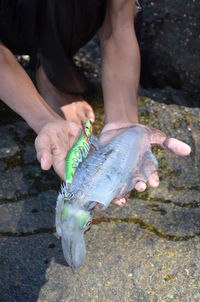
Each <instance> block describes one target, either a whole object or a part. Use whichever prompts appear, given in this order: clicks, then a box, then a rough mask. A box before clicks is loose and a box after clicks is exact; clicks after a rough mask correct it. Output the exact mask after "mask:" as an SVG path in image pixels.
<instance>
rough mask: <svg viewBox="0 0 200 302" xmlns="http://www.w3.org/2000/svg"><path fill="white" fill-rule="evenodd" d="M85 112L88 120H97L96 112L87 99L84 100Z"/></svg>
mask: <svg viewBox="0 0 200 302" xmlns="http://www.w3.org/2000/svg"><path fill="white" fill-rule="evenodd" d="M83 107H84V112H85V115H86V117H87V119H88V120H90V121H91V122H92V123H94V121H95V114H94V111H93V109H92V107H91V106H90V105H89V104H88V103H87V102H85V101H83Z"/></svg>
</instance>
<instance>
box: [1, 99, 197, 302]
mask: <svg viewBox="0 0 200 302" xmlns="http://www.w3.org/2000/svg"><path fill="white" fill-rule="evenodd" d="M93 106H94V108H95V111H96V117H97V124H96V125H95V131H96V133H99V131H100V128H101V127H102V125H103V120H104V116H103V109H102V104H101V103H99V102H98V103H94V104H93ZM5 115H7V116H8V117H10V119H6V118H4V117H5ZM0 118H1V121H2V122H1V126H0V133H1V140H0V215H1V218H0V301H2V302H34V301H38V302H46V301H48V302H57V301H58V302H75V301H79V302H80V301H81V302H82V301H83V302H84V301H120V302H121V301H122V302H123V301H124V302H125V301H131V302H137V301H138V302H141V301H145V302H146V301H147V302H148V301H155V302H157V301H158V302H161V301H164V302H168V301H181V302H182V301H183V302H191V301H194V302H196V301H199V300H200V269H199V261H200V252H199V250H200V219H199V218H200V190H199V189H200V167H199V165H200V160H199V159H200V152H199V149H200V112H199V110H198V109H189V108H185V107H178V106H175V105H161V104H158V103H155V102H154V101H152V100H150V99H147V98H142V99H141V100H140V121H141V122H142V123H144V124H146V123H148V124H149V125H151V126H152V127H157V128H160V129H161V130H163V131H165V132H166V133H167V134H168V135H173V136H174V137H177V138H179V139H182V140H184V141H185V142H187V143H189V144H190V145H191V147H192V154H191V156H190V157H188V158H183V159H179V158H177V157H175V156H173V155H172V154H167V153H166V152H165V151H163V150H161V149H155V150H154V152H155V154H156V156H157V158H158V161H159V165H160V168H159V175H160V186H159V188H158V189H156V190H153V189H148V190H147V191H146V192H144V193H140V194H138V193H136V192H135V191H133V192H132V196H131V199H130V200H129V202H128V204H127V205H126V206H125V207H124V208H118V207H115V206H113V205H111V206H110V207H109V208H108V209H107V210H106V211H103V212H100V211H96V212H95V214H94V220H93V224H92V227H91V229H90V230H89V231H88V232H87V233H86V234H85V238H86V245H87V257H86V262H85V265H84V266H83V267H82V268H81V269H80V270H79V271H77V273H75V274H73V273H72V271H71V269H70V268H69V267H68V266H67V265H66V263H65V261H64V258H63V254H62V249H61V245H60V241H59V240H58V239H57V238H56V236H55V225H54V215H55V204H56V196H57V193H58V190H59V186H60V181H59V180H58V178H57V177H56V175H55V174H54V173H53V171H49V172H45V173H44V172H42V171H41V170H40V167H39V164H38V163H37V161H36V159H35V151H34V145H33V142H34V137H35V136H34V134H33V132H32V131H30V129H29V128H28V126H27V125H26V124H25V122H23V121H22V120H20V119H19V118H18V117H17V116H16V115H14V114H13V113H11V111H10V110H9V109H6V107H4V106H2V105H1V107H0Z"/></svg>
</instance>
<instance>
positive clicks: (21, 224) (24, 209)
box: [0, 190, 57, 236]
mask: <svg viewBox="0 0 200 302" xmlns="http://www.w3.org/2000/svg"><path fill="white" fill-rule="evenodd" d="M56 199H57V192H55V191H52V190H51V191H47V192H43V193H41V194H38V196H35V197H32V198H30V199H29V198H28V199H26V200H20V201H17V202H12V203H4V204H2V205H0V213H1V215H2V217H1V220H0V234H5V235H6V234H7V233H8V234H11V235H12V234H13V236H15V235H16V236H23V235H24V236H25V235H26V234H31V233H40V232H41V231H44V232H45V230H46V232H50V233H51V232H53V228H54V222H55V206H56Z"/></svg>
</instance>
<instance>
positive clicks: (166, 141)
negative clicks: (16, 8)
mask: <svg viewBox="0 0 200 302" xmlns="http://www.w3.org/2000/svg"><path fill="white" fill-rule="evenodd" d="M151 131H152V135H151V144H152V145H158V146H160V147H162V148H165V149H167V150H168V151H170V152H172V153H174V154H176V155H179V156H187V155H189V154H190V152H191V148H190V146H189V145H187V144H186V143H184V142H182V141H180V140H178V139H176V138H172V137H170V138H168V137H167V136H166V134H165V133H164V132H162V131H160V130H157V129H154V128H152V129H151Z"/></svg>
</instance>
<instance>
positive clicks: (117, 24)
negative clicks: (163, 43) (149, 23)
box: [100, 0, 191, 205]
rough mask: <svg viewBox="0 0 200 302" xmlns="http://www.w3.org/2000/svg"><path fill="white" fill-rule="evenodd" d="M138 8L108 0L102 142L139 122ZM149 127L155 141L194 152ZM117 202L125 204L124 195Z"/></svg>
mask: <svg viewBox="0 0 200 302" xmlns="http://www.w3.org/2000/svg"><path fill="white" fill-rule="evenodd" d="M134 8H135V0H108V2H107V11H106V17H105V20H104V24H103V26H102V28H101V30H100V45H101V51H102V87H103V96H104V103H105V106H104V108H105V115H106V125H105V127H104V129H103V131H102V133H101V137H100V139H101V144H102V145H104V144H106V143H107V142H108V141H110V140H111V139H112V138H113V137H114V136H115V135H117V133H118V130H119V129H120V128H122V127H127V126H130V125H132V124H135V123H138V106H137V93H138V85H139V77H140V53H139V47H138V43H137V39H136V35H135V30H134ZM142 127H144V126H142ZM146 128H148V127H146ZM111 130H112V131H111ZM149 131H150V132H151V133H152V145H155V144H156V145H159V146H162V147H164V148H166V149H167V150H169V151H171V152H173V153H175V154H177V155H179V156H186V155H188V154H189V153H190V151H191V149H190V147H189V146H188V145H186V144H184V143H183V142H181V141H178V140H176V139H174V138H167V136H166V135H165V134H164V133H163V132H161V131H159V130H156V129H154V130H152V129H149ZM141 151H142V150H141ZM148 183H149V185H150V186H151V187H153V188H155V187H157V186H158V185H159V178H158V174H157V172H154V173H152V174H151V175H150V176H149V179H148ZM135 188H136V189H137V190H138V191H144V190H145V189H146V184H145V182H143V181H139V182H138V183H137V184H136V185H135ZM115 203H116V204H118V205H123V204H124V198H123V199H122V200H121V201H120V200H116V201H115Z"/></svg>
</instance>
